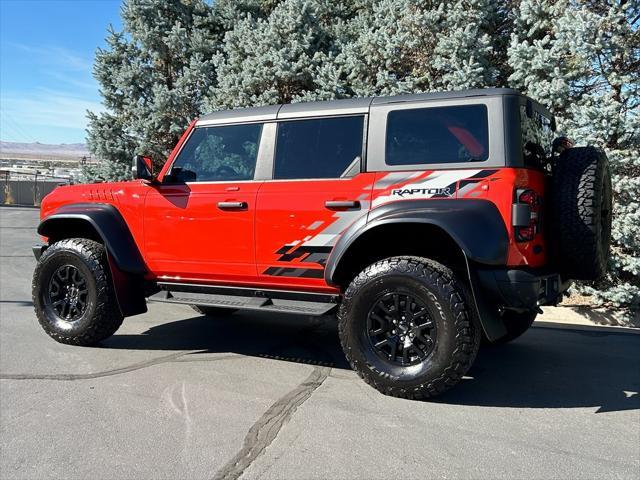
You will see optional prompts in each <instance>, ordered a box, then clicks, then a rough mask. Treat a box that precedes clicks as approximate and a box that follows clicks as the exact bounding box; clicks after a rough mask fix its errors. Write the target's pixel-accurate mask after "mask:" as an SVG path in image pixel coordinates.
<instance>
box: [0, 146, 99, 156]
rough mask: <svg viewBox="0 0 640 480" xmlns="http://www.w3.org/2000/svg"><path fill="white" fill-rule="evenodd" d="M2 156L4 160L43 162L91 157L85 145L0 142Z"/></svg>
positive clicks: (0, 154)
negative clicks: (20, 159) (36, 160)
mask: <svg viewBox="0 0 640 480" xmlns="http://www.w3.org/2000/svg"><path fill="white" fill-rule="evenodd" d="M0 156H1V157H2V158H5V159H6V158H9V157H16V158H31V159H39V158H42V159H43V160H49V159H68V160H78V159H80V158H81V157H84V156H87V157H88V156H89V149H88V148H87V145H85V144H84V143H61V144H58V145H54V144H48V143H40V142H35V143H18V142H0Z"/></svg>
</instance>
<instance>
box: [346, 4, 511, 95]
mask: <svg viewBox="0 0 640 480" xmlns="http://www.w3.org/2000/svg"><path fill="white" fill-rule="evenodd" d="M367 3H368V5H366V6H365V8H362V9H361V10H360V12H359V14H358V15H357V16H356V17H355V18H354V19H353V21H352V22H351V23H350V25H349V28H348V35H347V36H345V37H344V38H343V39H342V40H343V42H344V43H343V45H342V46H341V54H340V55H339V56H338V59H337V62H338V64H339V65H340V69H341V72H342V74H343V75H344V78H343V80H342V81H343V83H344V85H345V86H346V90H350V91H351V92H352V93H353V94H355V95H373V94H376V95H387V94H394V93H401V92H421V91H434V90H452V89H459V88H472V87H480V86H484V85H491V84H494V83H495V81H496V79H497V76H498V70H497V68H496V66H494V65H491V59H492V58H493V55H494V53H493V46H492V39H491V38H490V37H489V35H488V32H489V31H493V30H495V29H497V28H498V26H497V22H498V21H499V9H498V7H496V6H495V4H494V2H491V1H489V0H456V1H452V2H439V3H438V2H415V1H412V0H382V1H375V0H371V1H370V2H367Z"/></svg>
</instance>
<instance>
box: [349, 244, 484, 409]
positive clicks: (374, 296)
mask: <svg viewBox="0 0 640 480" xmlns="http://www.w3.org/2000/svg"><path fill="white" fill-rule="evenodd" d="M469 299H470V293H469V289H468V287H467V286H466V285H465V283H464V280H463V279H461V278H458V277H457V276H456V275H455V273H454V272H453V271H452V270H451V269H449V268H447V267H446V266H445V265H442V264H440V263H438V262H435V261H433V260H430V259H428V258H422V257H409V256H407V257H391V258H386V259H383V260H380V261H378V262H376V263H374V264H372V265H369V266H368V267H367V268H365V269H364V270H363V271H362V272H360V274H359V275H357V276H356V277H355V278H354V279H353V280H352V281H351V283H350V285H349V287H348V288H347V290H346V291H345V293H344V297H343V300H342V303H341V304H340V310H339V312H338V333H339V335H340V343H341V344H342V348H343V350H344V353H345V356H346V357H347V360H349V363H350V364H351V367H352V368H353V369H354V370H355V371H356V372H357V373H358V375H360V377H361V378H363V379H364V380H365V381H366V382H367V383H369V384H370V385H371V386H373V387H374V388H376V389H377V390H379V391H380V392H382V393H384V394H387V395H392V396H396V397H403V398H411V399H424V398H429V397H433V396H435V395H438V394H440V393H442V392H444V391H446V390H448V389H449V388H451V387H452V386H454V385H455V384H456V383H458V382H459V381H460V380H461V379H462V377H463V376H464V375H465V373H466V372H467V371H468V369H469V368H470V367H471V364H472V363H473V360H474V359H475V356H476V353H477V352H478V348H479V346H480V338H481V327H480V323H479V320H478V316H477V313H476V312H475V310H474V308H473V306H472V305H473V304H472V303H471V302H470V301H469Z"/></svg>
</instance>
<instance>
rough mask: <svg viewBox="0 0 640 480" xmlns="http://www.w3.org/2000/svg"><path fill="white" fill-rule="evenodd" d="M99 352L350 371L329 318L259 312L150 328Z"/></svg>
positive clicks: (118, 339) (116, 340)
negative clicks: (180, 353) (258, 360)
mask: <svg viewBox="0 0 640 480" xmlns="http://www.w3.org/2000/svg"><path fill="white" fill-rule="evenodd" d="M125 321H126V320H125ZM102 346H103V347H106V348H118V349H131V350H197V351H198V352H196V353H194V354H193V355H197V354H199V353H200V354H201V353H229V352H232V353H238V354H241V355H247V356H253V357H265V358H276V359H279V360H284V361H292V362H297V363H306V364H312V365H330V366H332V367H334V368H343V369H348V368H349V364H348V362H347V360H346V359H345V357H344V355H343V354H342V350H341V347H340V342H339V340H338V332H337V326H336V320H335V318H332V317H301V316H294V315H280V314H271V313H264V312H260V313H251V312H239V313H233V314H231V313H229V314H222V315H220V316H209V317H206V316H197V317H193V318H188V319H185V320H179V321H176V322H170V323H165V324H161V325H157V326H154V327H151V328H150V329H149V330H147V331H146V332H144V333H143V334H141V335H119V334H116V335H114V336H113V337H111V338H108V339H107V340H105V341H104V342H102Z"/></svg>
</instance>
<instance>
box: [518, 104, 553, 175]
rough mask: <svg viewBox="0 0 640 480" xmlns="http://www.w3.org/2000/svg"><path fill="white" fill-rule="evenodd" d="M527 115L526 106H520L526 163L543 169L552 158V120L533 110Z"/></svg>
mask: <svg viewBox="0 0 640 480" xmlns="http://www.w3.org/2000/svg"><path fill="white" fill-rule="evenodd" d="M532 113H533V116H532V117H529V116H528V115H527V108H526V105H521V106H520V128H521V130H522V154H523V156H524V163H525V165H527V166H530V167H542V166H543V165H544V164H545V163H546V162H547V159H548V158H549V157H550V156H551V144H552V142H553V130H552V128H551V119H550V118H548V117H546V116H545V115H543V114H542V113H540V112H538V111H537V110H533V112H532Z"/></svg>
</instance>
